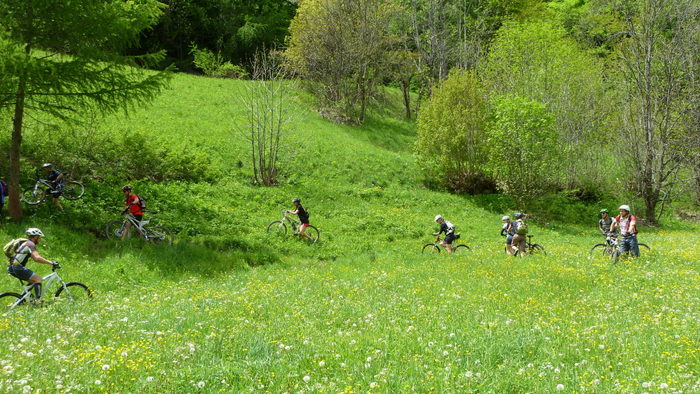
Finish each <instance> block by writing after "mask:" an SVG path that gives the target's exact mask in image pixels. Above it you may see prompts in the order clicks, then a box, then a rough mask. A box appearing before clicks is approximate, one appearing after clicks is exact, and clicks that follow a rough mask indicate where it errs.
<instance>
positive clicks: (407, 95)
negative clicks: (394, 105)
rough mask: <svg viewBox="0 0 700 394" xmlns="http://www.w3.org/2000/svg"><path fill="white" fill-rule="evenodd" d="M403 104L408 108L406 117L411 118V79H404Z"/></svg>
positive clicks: (402, 87) (402, 86)
mask: <svg viewBox="0 0 700 394" xmlns="http://www.w3.org/2000/svg"><path fill="white" fill-rule="evenodd" d="M401 90H402V91H403V106H404V107H405V108H406V119H411V81H410V80H406V79H402V80H401Z"/></svg>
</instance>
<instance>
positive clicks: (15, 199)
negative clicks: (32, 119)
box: [7, 74, 27, 221]
mask: <svg viewBox="0 0 700 394" xmlns="http://www.w3.org/2000/svg"><path fill="white" fill-rule="evenodd" d="M26 86H27V76H26V75H25V74H23V75H22V76H20V78H19V82H18V84H17V95H16V101H15V115H14V119H13V121H12V142H11V145H10V184H9V189H10V190H9V191H10V196H9V201H8V203H7V211H8V213H9V214H10V217H11V218H12V219H13V220H15V221H19V220H20V219H22V216H24V214H23V212H22V206H21V205H20V201H19V193H20V184H19V170H20V168H19V158H20V146H21V145H22V123H23V119H24V99H25V89H26Z"/></svg>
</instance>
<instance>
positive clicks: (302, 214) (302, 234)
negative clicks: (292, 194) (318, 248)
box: [285, 197, 313, 241]
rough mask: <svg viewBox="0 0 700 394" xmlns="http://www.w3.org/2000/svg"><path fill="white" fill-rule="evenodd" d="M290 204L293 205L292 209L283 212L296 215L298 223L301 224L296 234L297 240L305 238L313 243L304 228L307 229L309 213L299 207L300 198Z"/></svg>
mask: <svg viewBox="0 0 700 394" xmlns="http://www.w3.org/2000/svg"><path fill="white" fill-rule="evenodd" d="M292 204H294V209H292V210H285V212H287V213H291V214H292V215H297V216H298V217H299V221H300V222H301V225H300V226H299V233H298V234H299V238H306V239H308V240H311V241H313V239H312V238H311V237H309V236H308V235H307V234H306V228H307V227H309V213H308V212H307V211H306V209H304V207H303V206H302V205H301V198H299V197H297V198H295V199H294V200H292Z"/></svg>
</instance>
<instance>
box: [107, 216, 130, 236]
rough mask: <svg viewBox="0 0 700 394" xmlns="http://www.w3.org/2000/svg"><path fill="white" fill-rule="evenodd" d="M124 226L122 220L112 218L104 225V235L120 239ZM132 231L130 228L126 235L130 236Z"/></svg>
mask: <svg viewBox="0 0 700 394" xmlns="http://www.w3.org/2000/svg"><path fill="white" fill-rule="evenodd" d="M124 227H125V223H124V221H123V220H113V221H111V222H109V223H107V225H106V226H105V235H106V236H107V238H108V239H121V238H122V234H123V233H124ZM133 232H134V229H131V230H130V231H129V235H127V237H131V233H133Z"/></svg>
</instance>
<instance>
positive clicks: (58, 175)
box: [41, 163, 63, 211]
mask: <svg viewBox="0 0 700 394" xmlns="http://www.w3.org/2000/svg"><path fill="white" fill-rule="evenodd" d="M41 168H42V169H43V170H44V172H45V173H46V180H47V181H49V182H50V183H51V190H50V191H49V192H50V193H51V197H53V204H54V205H55V206H56V208H58V209H60V210H61V211H62V210H63V206H62V205H61V202H60V201H59V200H58V198H59V197H61V194H63V173H62V172H61V171H59V170H57V169H55V168H53V164H51V163H44V165H42V166H41Z"/></svg>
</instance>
